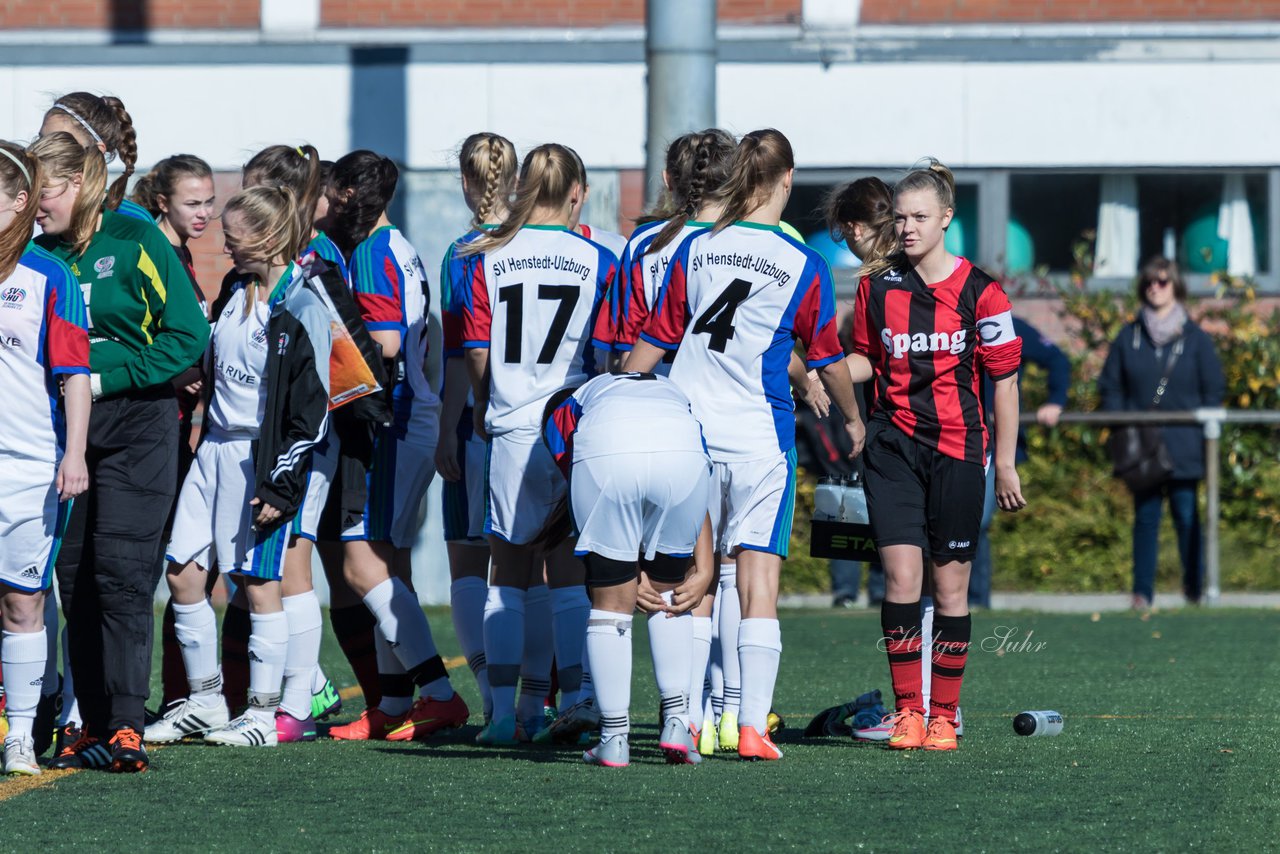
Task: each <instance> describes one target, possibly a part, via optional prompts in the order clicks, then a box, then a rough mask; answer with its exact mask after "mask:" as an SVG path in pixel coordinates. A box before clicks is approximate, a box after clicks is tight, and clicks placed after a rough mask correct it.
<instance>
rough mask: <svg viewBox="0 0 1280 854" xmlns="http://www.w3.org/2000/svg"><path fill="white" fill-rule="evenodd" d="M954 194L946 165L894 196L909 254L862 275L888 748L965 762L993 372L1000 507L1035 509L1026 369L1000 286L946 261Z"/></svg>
mask: <svg viewBox="0 0 1280 854" xmlns="http://www.w3.org/2000/svg"><path fill="white" fill-rule="evenodd" d="M954 206H955V181H954V179H953V178H952V176H951V172H950V170H948V169H947V168H946V167H945V166H943V165H942V164H940V163H938V162H937V161H931V162H930V165H929V167H928V168H926V169H916V170H914V171H912V172H910V173H909V174H908V175H907V176H906V177H905V178H903V179H902V180H901V181H900V182H899V183H898V185H897V187H896V188H895V192H894V222H895V224H896V229H897V234H898V239H899V249H898V251H897V252H896V253H894V254H893V255H891V256H889V257H887V258H885V259H884V260H882V261H879V262H873V263H871V264H868V265H867V266H865V267H864V268H863V273H864V276H863V278H862V281H861V282H860V284H859V286H858V296H857V300H856V302H855V305H854V342H853V344H854V355H853V356H852V357H851V361H850V367H851V373H852V374H853V379H854V381H855V382H860V381H864V380H865V379H867V378H869V377H871V376H874V377H875V380H876V396H875V402H874V403H873V404H872V406H871V411H872V415H871V417H870V420H869V422H868V425H867V445H866V454H865V462H866V482H867V506H868V510H869V512H870V516H871V525H872V529H873V530H874V532H875V537H876V543H877V545H878V546H879V550H880V556H881V559H882V561H883V563H884V567H885V574H886V581H887V584H886V592H885V600H884V604H883V605H882V607H881V612H880V613H881V624H882V628H883V630H884V644H885V648H886V650H887V652H888V655H889V669H890V673H891V674H892V677H893V689H894V695H895V698H896V707H897V711H896V713H895V714H894V715H893V716H891V719H890V720H891V722H892V724H893V731H892V733H891V735H890V737H889V746H890V747H893V748H899V749H902V748H916V747H924V748H926V749H932V750H954V749H955V747H956V736H955V729H954V720H955V712H956V707H957V705H958V704H959V700H960V684H961V681H962V679H963V677H964V667H965V661H966V658H967V656H968V649H969V637H970V631H971V621H970V616H969V605H968V586H969V568H970V565H971V562H972V560H973V555H974V552H975V550H976V548H977V542H978V529H979V525H980V523H981V521H982V504H983V498H984V489H985V485H986V480H985V478H986V474H985V463H986V456H987V433H986V427H985V419H984V418H983V415H982V395H981V389H980V382H981V371H983V370H985V371H986V373H987V374H988V375H989V376H990V377H991V379H992V380H993V382H994V383H995V389H996V391H995V415H996V418H995V423H996V453H995V457H996V464H995V476H996V500H997V502H998V503H999V505H1000V507H1001V509H1003V510H1010V511H1014V510H1018V509H1020V508H1022V507H1024V506H1026V502H1025V501H1024V500H1023V497H1022V490H1021V486H1020V485H1019V482H1018V474H1017V471H1016V469H1015V468H1014V449H1015V442H1016V438H1017V434H1018V365H1019V362H1020V360H1021V354H1022V342H1021V341H1020V340H1019V339H1018V337H1017V335H1016V334H1015V333H1014V331H1013V317H1012V311H1011V308H1010V305H1009V300H1008V298H1007V297H1006V296H1005V293H1004V290H1003V289H1002V288H1001V287H1000V284H999V283H998V282H996V281H995V280H994V279H992V278H991V277H990V276H988V275H987V274H986V273H984V272H983V271H982V270H980V269H978V268H977V267H975V266H973V264H971V263H970V262H969V261H968V260H966V259H964V258H960V257H957V256H955V255H952V254H951V253H950V252H948V251H947V249H946V247H945V245H944V243H943V238H944V236H945V233H946V229H947V226H948V225H950V223H951V219H952V216H953V215H954ZM926 553H927V554H928V557H929V568H930V570H931V573H932V578H933V587H934V594H933V595H934V602H935V606H936V609H937V612H936V615H935V617H934V630H935V635H934V638H935V639H934V652H933V662H932V682H933V685H932V695H931V697H930V701H929V709H928V710H927V712H928V715H929V719H930V720H929V726H928V731H927V732H926V730H925V722H924V716H925V713H926V709H925V708H924V703H923V700H922V691H921V667H920V663H921V662H920V658H921V645H922V638H921V626H920V597H921V588H922V584H923V581H924V561H925V554H926Z"/></svg>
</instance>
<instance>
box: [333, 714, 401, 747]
mask: <svg viewBox="0 0 1280 854" xmlns="http://www.w3.org/2000/svg"><path fill="white" fill-rule="evenodd" d="M408 717H409V713H408V712H406V713H404V714H403V715H389V714H387V713H386V712H384V711H382V710H381V709H377V708H374V709H365V710H364V711H363V712H361V713H360V717H358V718H356V719H355V720H354V721H352V722H351V723H349V724H344V725H342V726H333V727H329V738H333V739H337V740H338V741H386V739H387V736H389V735H390V734H391V733H392V732H393V731H394V730H397V729H399V728H400V727H401V726H403V725H404V722H405V719H406V718H408Z"/></svg>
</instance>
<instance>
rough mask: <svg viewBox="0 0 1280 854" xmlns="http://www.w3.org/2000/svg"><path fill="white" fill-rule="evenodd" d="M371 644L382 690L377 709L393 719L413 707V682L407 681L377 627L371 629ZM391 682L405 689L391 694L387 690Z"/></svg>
mask: <svg viewBox="0 0 1280 854" xmlns="http://www.w3.org/2000/svg"><path fill="white" fill-rule="evenodd" d="M373 643H374V654H375V655H376V656H377V659H378V682H379V683H381V684H380V687H381V688H382V699H381V700H379V701H378V708H379V709H381V710H382V711H383V712H385V713H386V714H388V715H391V716H393V717H394V716H396V715H403V714H405V713H406V712H408V711H409V709H410V708H412V707H413V682H412V681H411V680H410V679H409V671H407V670H405V669H404V665H403V664H401V663H400V659H398V658H396V651H395V650H394V649H392V647H391V644H389V643H387V637H386V635H384V634H383V633H382V629H380V628H378V627H377V626H374V629H373ZM384 676H403V677H404V679H402V680H401V679H396V680H387V679H384V678H383V677H384ZM393 681H394V682H403V683H404V686H405V687H404V688H403V689H401V690H400V691H399V692H398V693H393V692H392V691H389V690H388V689H387V686H388V684H389V683H390V682H393Z"/></svg>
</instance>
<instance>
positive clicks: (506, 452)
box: [484, 435, 566, 545]
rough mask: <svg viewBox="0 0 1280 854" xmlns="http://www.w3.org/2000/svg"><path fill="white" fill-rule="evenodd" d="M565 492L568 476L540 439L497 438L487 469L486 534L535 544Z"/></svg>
mask: <svg viewBox="0 0 1280 854" xmlns="http://www.w3.org/2000/svg"><path fill="white" fill-rule="evenodd" d="M565 489H566V485H565V482H564V475H562V474H561V473H560V469H559V468H558V467H557V466H556V462H555V459H554V458H552V456H551V452H550V451H548V450H547V446H546V445H544V444H542V442H541V441H540V440H535V441H533V442H530V443H528V444H526V443H524V442H519V441H515V440H513V439H512V437H511V436H509V435H506V436H495V437H493V441H491V442H490V443H489V459H488V462H487V464H486V466H485V494H486V504H485V519H484V532H485V533H486V534H493V535H494V536H496V537H499V538H500V539H503V540H506V541H507V542H509V543H514V544H516V545H523V544H525V543H528V542H531V541H532V540H533V539H534V538H536V537H537V536H538V533H539V532H541V531H542V528H543V526H544V525H545V524H546V523H547V519H549V518H550V517H551V513H552V511H553V510H555V507H556V504H557V503H559V502H560V500H561V499H562V498H564V496H565Z"/></svg>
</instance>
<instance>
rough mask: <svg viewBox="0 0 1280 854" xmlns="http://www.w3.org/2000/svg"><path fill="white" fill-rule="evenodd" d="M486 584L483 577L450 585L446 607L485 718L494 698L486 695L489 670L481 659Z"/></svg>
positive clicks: (473, 577) (488, 715)
mask: <svg viewBox="0 0 1280 854" xmlns="http://www.w3.org/2000/svg"><path fill="white" fill-rule="evenodd" d="M488 596H489V584H488V582H486V581H485V580H484V579H483V578H477V577H476V576H474V575H468V576H466V577H464V578H459V579H458V580H457V581H455V582H453V584H451V585H449V605H450V608H451V612H452V615H453V633H454V634H455V635H457V637H458V645H459V646H461V647H462V654H463V655H464V656H466V658H467V666H468V667H470V668H471V673H472V675H473V676H475V678H476V687H477V688H479V689H480V699H481V701H482V702H483V703H484V714H485V717H486V718H487V717H490V716H491V715H492V714H493V696H492V695H491V694H490V692H489V669H488V664H487V663H486V661H485V657H484V603H485V599H487V598H488Z"/></svg>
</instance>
